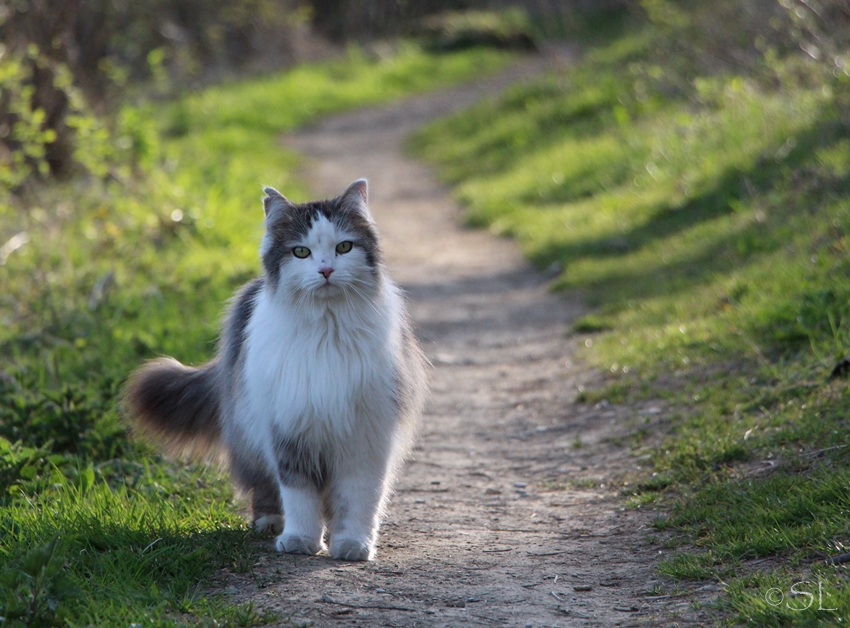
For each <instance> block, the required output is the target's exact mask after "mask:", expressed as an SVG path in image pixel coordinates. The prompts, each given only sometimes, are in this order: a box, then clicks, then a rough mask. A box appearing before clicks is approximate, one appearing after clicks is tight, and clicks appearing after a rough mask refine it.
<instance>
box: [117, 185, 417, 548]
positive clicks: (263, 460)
mask: <svg viewBox="0 0 850 628" xmlns="http://www.w3.org/2000/svg"><path fill="white" fill-rule="evenodd" d="M264 191H265V193H266V197H265V198H264V199H263V207H264V210H265V223H264V225H265V233H264V235H263V238H262V244H261V246H260V257H261V259H262V266H263V274H262V276H260V277H259V278H257V279H255V280H253V281H251V282H250V283H248V284H246V285H245V286H243V287H242V289H241V290H240V291H239V292H238V293H237V294H236V296H235V297H234V298H233V300H232V301H231V303H230V307H229V308H228V311H227V314H226V316H225V319H224V322H223V325H222V331H221V338H220V341H219V345H218V350H217V354H216V356H215V358H213V359H212V360H211V361H210V362H208V363H206V364H204V365H202V366H200V367H197V368H193V367H187V366H183V365H182V364H180V363H179V362H177V361H176V360H173V359H171V358H160V359H157V360H153V361H151V362H148V363H147V364H145V365H144V366H142V367H141V368H140V369H138V370H137V371H136V372H135V373H134V374H133V375H132V376H131V377H130V379H129V382H128V385H127V388H126V392H125V397H124V404H125V412H126V413H127V414H128V415H130V416H131V417H133V418H134V419H135V422H136V425H137V426H138V427H139V429H140V430H141V431H142V432H145V433H147V434H149V435H151V436H152V437H154V438H155V439H156V440H158V441H159V443H160V444H161V445H162V446H164V448H165V450H166V451H167V452H168V453H170V454H183V455H190V456H195V457H199V456H200V457H207V458H213V457H220V458H222V459H223V460H224V462H225V463H226V464H227V466H228V467H229V468H230V472H231V476H232V480H233V482H234V484H235V485H236V487H237V489H239V490H240V491H241V492H243V493H246V494H247V493H250V494H251V506H252V515H253V525H254V527H255V528H256V529H258V530H272V531H274V532H275V533H276V534H278V536H277V537H276V539H275V547H276V549H277V550H278V551H279V552H288V553H293V554H308V555H312V554H317V553H318V552H320V551H322V550H325V549H327V550H328V551H329V552H330V555H331V557H333V558H336V559H342V560H357V561H360V560H373V559H374V557H375V546H376V542H377V537H378V526H379V522H380V518H381V516H382V512H383V509H384V507H385V506H386V503H387V499H388V497H389V494H390V491H391V485H392V480H393V477H394V475H395V473H396V471H397V470H398V466H399V464H400V462H401V460H402V458H403V456H404V454H405V452H406V451H407V449H408V448H409V446H410V444H411V441H412V437H413V434H414V429H415V424H416V422H417V419H418V416H419V415H420V413H421V410H422V406H423V403H424V397H425V392H426V381H425V380H426V371H427V361H426V359H425V357H424V355H423V353H422V351H421V348H420V346H419V344H418V343H417V341H416V339H415V337H414V335H413V331H412V326H411V322H410V319H409V317H408V315H407V312H406V306H405V301H404V298H403V295H402V293H401V291H400V290H399V288H398V287H396V285H395V284H394V283H393V282H392V280H391V279H390V278H389V275H388V273H387V269H386V267H385V264H384V261H383V256H382V253H381V248H380V246H379V242H378V234H377V231H376V226H375V222H374V220H373V218H372V216H371V213H370V211H369V208H368V203H367V196H368V194H367V183H366V180H364V179H360V180H358V181H355V182H354V183H352V184H351V185H350V186H349V187H348V188H347V189H346V191H345V192H344V193H343V194H342V195H341V196H339V197H337V198H334V199H332V200H328V201H313V202H308V203H303V204H296V203H293V202H291V201H289V200H287V199H286V198H285V197H284V196H283V195H281V194H280V193H279V192H278V191H277V190H275V189H274V188H270V187H266V188H264ZM326 533H327V537H328V539H329V547H326V546H325V536H326Z"/></svg>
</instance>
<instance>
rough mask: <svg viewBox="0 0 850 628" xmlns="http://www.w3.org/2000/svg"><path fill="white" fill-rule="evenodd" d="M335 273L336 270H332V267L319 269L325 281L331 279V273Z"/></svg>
mask: <svg viewBox="0 0 850 628" xmlns="http://www.w3.org/2000/svg"><path fill="white" fill-rule="evenodd" d="M333 271H334V269H333V268H331V267H330V266H323V267H322V268H320V269H319V272H320V273H321V274H322V277H324V278H325V279H330V277H331V273H332V272H333Z"/></svg>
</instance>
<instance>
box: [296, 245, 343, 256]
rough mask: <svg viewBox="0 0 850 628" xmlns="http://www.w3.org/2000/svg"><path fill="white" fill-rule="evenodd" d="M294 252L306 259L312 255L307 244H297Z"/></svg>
mask: <svg viewBox="0 0 850 628" xmlns="http://www.w3.org/2000/svg"><path fill="white" fill-rule="evenodd" d="M337 248H339V247H337ZM292 254H293V255H294V256H295V257H297V258H298V259H304V258H305V257H309V256H310V249H308V248H307V247H306V246H296V247H295V248H293V249H292Z"/></svg>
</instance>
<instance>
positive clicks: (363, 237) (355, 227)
mask: <svg viewBox="0 0 850 628" xmlns="http://www.w3.org/2000/svg"><path fill="white" fill-rule="evenodd" d="M265 192H266V198H264V199H263V207H264V209H265V212H266V221H265V227H266V232H265V234H264V236H263V241H262V245H261V246H260V256H261V257H262V260H263V267H264V268H265V271H266V276H267V278H268V280H269V283H270V285H271V286H272V287H273V288H274V289H275V290H276V291H278V292H280V293H282V294H285V295H286V294H289V295H292V296H293V297H298V296H300V295H304V294H307V295H310V296H313V297H315V298H320V299H332V298H340V297H342V298H345V297H351V296H357V295H360V296H366V295H368V294H369V293H371V292H372V291H373V290H374V288H375V286H377V284H378V281H379V271H380V265H381V251H380V248H379V246H378V233H377V231H376V229H375V223H374V221H373V220H372V216H371V214H370V213H369V208H368V205H367V184H366V180H365V179H360V180H358V181H355V182H354V183H352V184H351V185H350V186H348V189H347V190H346V191H345V192H344V193H343V194H342V195H341V196H338V197H337V198H335V199H332V200H329V201H312V202H309V203H300V204H299V203H293V202H291V201H289V200H288V199H286V198H285V197H284V196H283V195H282V194H281V193H280V192H278V191H277V190H275V189H274V188H269V187H267V188H265Z"/></svg>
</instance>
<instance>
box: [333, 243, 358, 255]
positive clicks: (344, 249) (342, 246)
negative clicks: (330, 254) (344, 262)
mask: <svg viewBox="0 0 850 628" xmlns="http://www.w3.org/2000/svg"><path fill="white" fill-rule="evenodd" d="M352 246H354V245H353V244H352V243H351V242H349V241H348V240H346V241H345V242H340V243H339V244H337V245H336V252H337V253H339V254H340V255H345V254H346V253H348V252H349V251H350V250H351V247H352Z"/></svg>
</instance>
